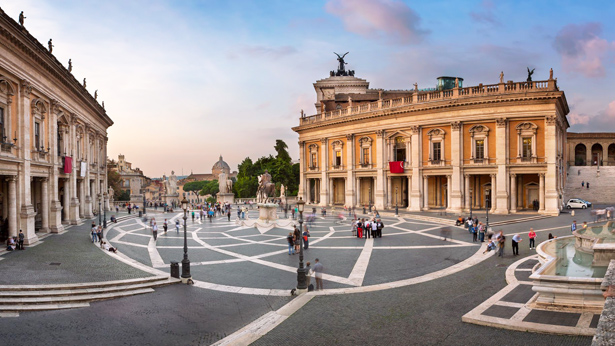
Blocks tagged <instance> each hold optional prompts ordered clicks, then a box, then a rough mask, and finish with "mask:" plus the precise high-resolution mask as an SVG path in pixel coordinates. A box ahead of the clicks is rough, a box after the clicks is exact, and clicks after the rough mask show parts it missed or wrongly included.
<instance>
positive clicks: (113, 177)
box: [107, 166, 130, 201]
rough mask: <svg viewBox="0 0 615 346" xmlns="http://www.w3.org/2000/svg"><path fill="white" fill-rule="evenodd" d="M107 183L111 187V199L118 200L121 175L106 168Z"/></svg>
mask: <svg viewBox="0 0 615 346" xmlns="http://www.w3.org/2000/svg"><path fill="white" fill-rule="evenodd" d="M107 167H109V166H107ZM107 185H108V186H109V187H110V188H112V189H113V199H114V200H116V201H120V199H119V197H120V194H121V193H122V177H121V176H120V174H119V173H118V172H116V171H112V170H111V169H109V168H107ZM128 199H130V193H128Z"/></svg>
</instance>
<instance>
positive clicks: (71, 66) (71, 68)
mask: <svg viewBox="0 0 615 346" xmlns="http://www.w3.org/2000/svg"><path fill="white" fill-rule="evenodd" d="M72 71H73V59H68V72H72Z"/></svg>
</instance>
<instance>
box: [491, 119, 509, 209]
mask: <svg viewBox="0 0 615 346" xmlns="http://www.w3.org/2000/svg"><path fill="white" fill-rule="evenodd" d="M507 129H508V121H507V120H506V118H499V119H496V128H495V158H496V159H495V161H496V164H497V166H498V174H497V185H493V184H492V185H491V188H492V189H493V188H495V192H496V194H495V195H493V196H491V200H492V203H491V205H492V208H491V211H492V212H494V213H497V214H508V170H507V167H506V164H507V157H508V146H507V145H506V144H507V143H508V131H507ZM491 179H492V181H493V177H492V178H491ZM492 193H493V192H492Z"/></svg>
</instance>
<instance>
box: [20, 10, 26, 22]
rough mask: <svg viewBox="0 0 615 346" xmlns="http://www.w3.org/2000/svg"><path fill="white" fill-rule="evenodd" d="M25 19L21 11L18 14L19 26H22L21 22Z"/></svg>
mask: <svg viewBox="0 0 615 346" xmlns="http://www.w3.org/2000/svg"><path fill="white" fill-rule="evenodd" d="M24 19H26V16H24V15H23V11H21V13H20V14H19V24H20V25H21V26H23V21H24Z"/></svg>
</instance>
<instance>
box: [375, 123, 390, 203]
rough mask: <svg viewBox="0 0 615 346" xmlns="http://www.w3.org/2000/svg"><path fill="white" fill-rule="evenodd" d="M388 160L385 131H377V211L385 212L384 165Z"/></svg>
mask: <svg viewBox="0 0 615 346" xmlns="http://www.w3.org/2000/svg"><path fill="white" fill-rule="evenodd" d="M385 158H386V146H385V140H384V131H383V130H378V131H376V160H377V166H376V195H375V196H374V199H375V201H374V205H375V206H376V209H378V210H383V209H384V208H385V204H386V202H385V195H386V193H387V191H386V178H385V172H384V163H385Z"/></svg>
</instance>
